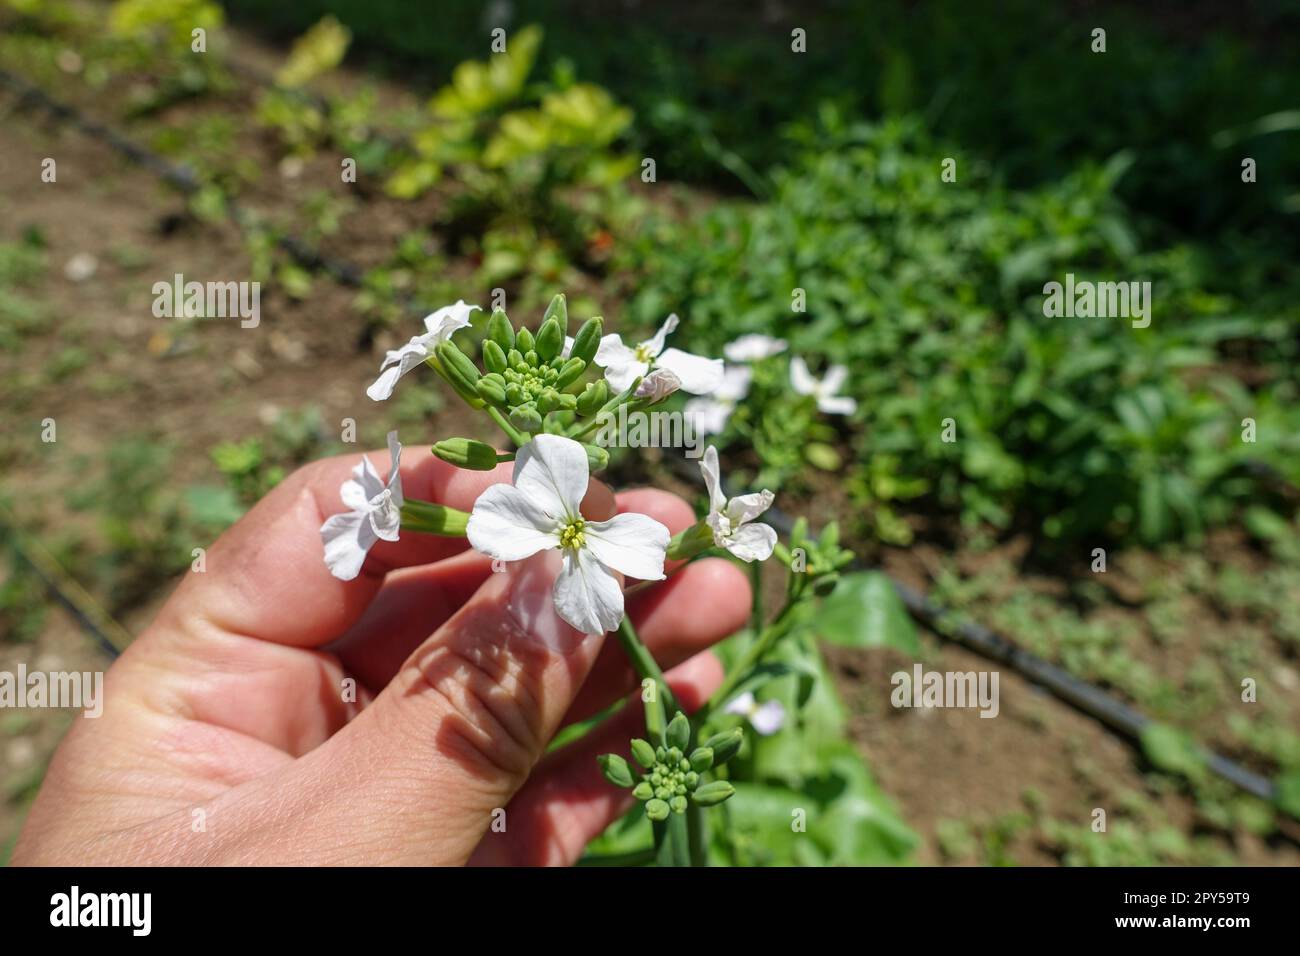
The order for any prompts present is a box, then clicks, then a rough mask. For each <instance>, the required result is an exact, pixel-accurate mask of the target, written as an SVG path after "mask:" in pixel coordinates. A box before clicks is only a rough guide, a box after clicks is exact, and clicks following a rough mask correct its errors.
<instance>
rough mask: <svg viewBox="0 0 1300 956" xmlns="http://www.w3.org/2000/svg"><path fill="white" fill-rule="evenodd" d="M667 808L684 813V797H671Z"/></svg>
mask: <svg viewBox="0 0 1300 956" xmlns="http://www.w3.org/2000/svg"><path fill="white" fill-rule="evenodd" d="M668 808H669V809H670V810H672V811H673V813H685V812H686V798H685V797H683V796H681V795H678V796H675V797H673V798H672V799H671V800H669V801H668Z"/></svg>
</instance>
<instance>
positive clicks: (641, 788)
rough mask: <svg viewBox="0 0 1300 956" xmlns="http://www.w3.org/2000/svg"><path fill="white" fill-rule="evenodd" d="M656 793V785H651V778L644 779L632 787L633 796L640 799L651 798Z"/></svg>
mask: <svg viewBox="0 0 1300 956" xmlns="http://www.w3.org/2000/svg"><path fill="white" fill-rule="evenodd" d="M654 795H655V790H654V787H652V786H650V781H649V780H642V781H641V782H640V783H638V784H637V785H636V786H635V787H633V788H632V796H634V797H636V798H637V799H638V800H649V799H650V798H651V797H653V796H654Z"/></svg>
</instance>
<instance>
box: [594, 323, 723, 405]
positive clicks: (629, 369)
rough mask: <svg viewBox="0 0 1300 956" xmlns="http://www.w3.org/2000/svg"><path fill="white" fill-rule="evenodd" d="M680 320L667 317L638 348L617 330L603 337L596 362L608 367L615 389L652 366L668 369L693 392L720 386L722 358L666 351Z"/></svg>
mask: <svg viewBox="0 0 1300 956" xmlns="http://www.w3.org/2000/svg"><path fill="white" fill-rule="evenodd" d="M678 321H679V320H678V318H677V316H675V315H670V316H668V318H667V319H665V320H664V324H663V325H661V326H659V331H658V332H656V333H655V336H654V338H652V339H647V340H646V341H644V342H642V343H641V344H639V345H637V346H636V347H635V348H632V347H629V346H627V345H624V344H623V340H622V339H621V338H620V337H619V335H618V334H617V333H615V332H611V333H610V334H609V335H606V336H603V337H602V338H601V340H600V348H598V349H596V356H595V362H596V364H597V365H599V366H600V367H601V368H603V369H604V370H605V380H606V381H607V382H609V384H610V387H611V388H613V389H614V391H616V392H621V391H624V390H625V389H627V388H629V387H630V386H631V385H632V382H633V381H634V380H635V379H636V378H637V376H640V375H645V374H646V373H647V372H649V371H650V369H651V368H666V369H668V371H670V372H672V373H673V374H674V375H676V376H677V377H678V378H679V379H681V382H682V388H683V389H684V390H686V391H688V392H690V393H691V394H692V395H708V394H709V393H711V392H712V391H713V390H714V389H716V388H717V387H718V385H719V384H720V383H721V382H722V359H710V358H704V356H702V355H692V354H691V353H690V352H683V351H682V350H681V349H668V350H667V351H665V350H664V340H665V339H666V338H668V335H669V333H671V332H672V331H673V329H675V328H677V324H678Z"/></svg>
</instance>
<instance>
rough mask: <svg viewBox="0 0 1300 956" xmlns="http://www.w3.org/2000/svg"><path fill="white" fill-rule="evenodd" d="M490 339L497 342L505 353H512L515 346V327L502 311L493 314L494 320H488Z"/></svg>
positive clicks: (495, 311)
mask: <svg viewBox="0 0 1300 956" xmlns="http://www.w3.org/2000/svg"><path fill="white" fill-rule="evenodd" d="M487 334H488V338H489V339H491V340H492V341H493V342H495V343H496V344H497V345H498V346H499V347H500V348H501V350H502V351H503V352H508V351H510V349H511V347H513V346H514V344H515V330H514V326H512V325H511V324H510V320H509V319H508V318H506V314H505V313H504V312H502V311H501V310H500V309H495V310H493V312H492V318H490V319H488V324H487Z"/></svg>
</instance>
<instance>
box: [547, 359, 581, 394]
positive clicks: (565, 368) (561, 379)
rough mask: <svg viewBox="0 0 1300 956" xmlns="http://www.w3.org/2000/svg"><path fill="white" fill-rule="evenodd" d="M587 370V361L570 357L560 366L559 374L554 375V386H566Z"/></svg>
mask: <svg viewBox="0 0 1300 956" xmlns="http://www.w3.org/2000/svg"><path fill="white" fill-rule="evenodd" d="M586 370H587V363H586V362H584V361H583V360H582V359H580V358H571V359H569V360H568V361H567V362H565V363H564V364H563V365H561V366H560V371H559V374H558V375H556V376H555V387H556V388H568V387H569V386H570V385H572V384H573V383H574V382H576V381H577V380H578V378H579V377H580V376H581V375H582V373H583V372H585V371H586Z"/></svg>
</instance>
